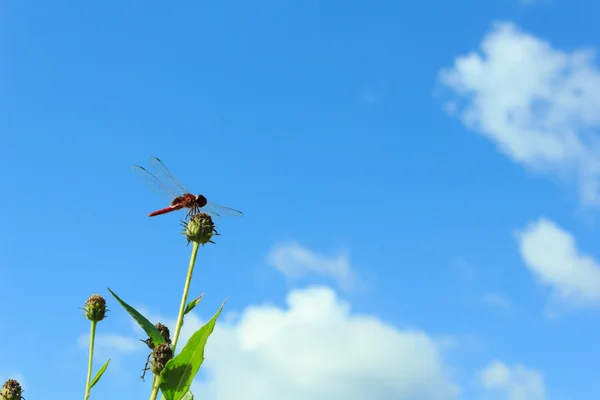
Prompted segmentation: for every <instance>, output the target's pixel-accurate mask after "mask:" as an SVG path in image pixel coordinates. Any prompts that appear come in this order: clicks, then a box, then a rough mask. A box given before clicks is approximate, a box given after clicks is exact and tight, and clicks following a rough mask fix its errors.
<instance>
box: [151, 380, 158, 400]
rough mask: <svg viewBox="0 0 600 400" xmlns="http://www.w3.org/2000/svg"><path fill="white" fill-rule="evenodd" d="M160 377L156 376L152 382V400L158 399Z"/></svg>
mask: <svg viewBox="0 0 600 400" xmlns="http://www.w3.org/2000/svg"><path fill="white" fill-rule="evenodd" d="M158 377H159V375H154V379H153V380H152V392H150V400H156V398H157V397H158V388H159V386H158Z"/></svg>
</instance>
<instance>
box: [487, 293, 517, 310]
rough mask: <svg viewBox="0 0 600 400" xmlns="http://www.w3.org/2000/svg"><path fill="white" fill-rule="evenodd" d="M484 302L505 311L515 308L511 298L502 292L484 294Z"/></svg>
mask: <svg viewBox="0 0 600 400" xmlns="http://www.w3.org/2000/svg"><path fill="white" fill-rule="evenodd" d="M483 302H484V303H485V304H486V305H488V306H490V307H493V308H498V309H501V310H504V311H510V310H512V308H513V304H512V302H511V301H510V299H509V298H508V297H506V296H505V295H503V294H501V293H486V294H485V295H484V296H483Z"/></svg>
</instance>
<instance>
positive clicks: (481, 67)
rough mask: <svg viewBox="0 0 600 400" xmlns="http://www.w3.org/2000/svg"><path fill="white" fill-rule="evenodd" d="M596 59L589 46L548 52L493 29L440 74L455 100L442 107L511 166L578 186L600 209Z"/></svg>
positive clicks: (520, 35) (513, 31) (500, 27)
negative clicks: (477, 48)
mask: <svg viewBox="0 0 600 400" xmlns="http://www.w3.org/2000/svg"><path fill="white" fill-rule="evenodd" d="M594 57H595V54H594V52H593V51H592V50H589V49H580V50H575V51H572V52H566V51H561V50H559V49H556V48H553V47H552V46H551V44H550V43H548V42H546V41H544V40H541V39H539V38H537V37H535V36H533V35H531V34H528V33H525V32H522V31H520V30H519V29H518V28H517V27H516V26H515V25H514V24H512V23H499V24H496V25H495V26H494V29H493V30H492V32H490V33H489V34H488V35H487V36H485V37H484V39H483V41H482V43H481V50H480V51H479V52H471V53H468V54H465V55H462V56H459V57H457V58H456V59H455V61H454V65H453V66H452V67H451V68H448V69H443V70H441V71H440V74H439V78H440V81H441V82H442V84H444V85H445V86H446V87H448V88H450V89H451V90H452V92H453V93H454V94H455V95H456V96H455V97H456V99H455V100H452V101H450V102H449V103H447V104H446V105H445V106H444V109H445V111H446V112H452V111H454V112H455V114H457V115H458V116H459V117H460V119H461V121H462V122H463V123H464V124H465V125H466V127H467V128H469V129H471V130H473V131H475V132H477V133H479V134H480V135H482V136H484V137H486V138H487V139H489V140H490V141H492V142H493V143H495V144H496V146H497V147H498V149H499V151H500V152H502V153H503V154H505V155H506V156H508V157H509V158H510V159H512V160H513V161H514V162H516V163H519V164H521V165H523V166H525V167H526V168H528V169H529V170H531V171H535V172H536V173H540V174H545V175H552V176H555V177H559V178H561V179H571V180H573V181H576V182H577V184H578V189H579V194H580V197H581V201H582V203H583V204H585V205H596V206H597V205H600V192H599V189H600V145H599V137H598V128H599V126H600V113H599V112H598V110H599V109H600V70H599V69H598V67H597V66H596V65H595V64H594ZM461 102H462V104H460V105H459V103H461Z"/></svg>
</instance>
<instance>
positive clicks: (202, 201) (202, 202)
mask: <svg viewBox="0 0 600 400" xmlns="http://www.w3.org/2000/svg"><path fill="white" fill-rule="evenodd" d="M206 203H208V201H206V197H204V196H203V195H201V194H199V195H198V196H196V204H197V205H198V207H204V206H205V205H206Z"/></svg>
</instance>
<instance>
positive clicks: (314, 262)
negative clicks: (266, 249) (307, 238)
mask: <svg viewBox="0 0 600 400" xmlns="http://www.w3.org/2000/svg"><path fill="white" fill-rule="evenodd" d="M268 261H269V264H271V266H273V267H274V268H275V269H277V270H278V271H280V272H281V273H283V274H284V275H285V276H286V277H287V278H289V279H298V278H300V277H302V276H304V275H308V274H317V275H322V276H325V277H328V278H331V279H333V280H334V281H335V282H337V284H338V285H340V287H341V288H342V289H344V290H351V289H355V288H357V287H358V286H360V282H359V280H358V277H357V274H356V272H355V271H354V268H353V267H352V265H350V259H349V257H348V255H347V254H343V253H342V254H339V255H337V256H336V257H328V256H324V255H321V254H317V253H315V252H313V251H311V250H310V249H307V248H306V247H303V246H301V245H299V244H298V243H296V242H288V243H283V244H280V245H278V246H275V248H273V249H272V250H271V252H270V253H269V255H268Z"/></svg>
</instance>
